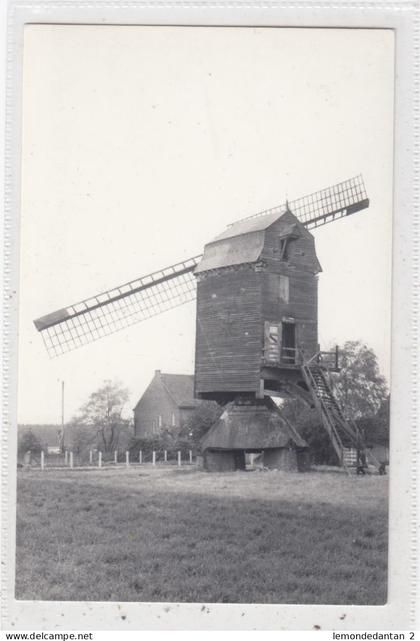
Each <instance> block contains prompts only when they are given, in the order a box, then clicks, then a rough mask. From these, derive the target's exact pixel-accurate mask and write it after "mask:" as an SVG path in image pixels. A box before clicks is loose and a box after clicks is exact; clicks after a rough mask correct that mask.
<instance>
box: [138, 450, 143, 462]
mask: <svg viewBox="0 0 420 641" xmlns="http://www.w3.org/2000/svg"><path fill="white" fill-rule="evenodd" d="M139 463H140V465H141V464H142V463H143V452H142V451H141V450H139Z"/></svg>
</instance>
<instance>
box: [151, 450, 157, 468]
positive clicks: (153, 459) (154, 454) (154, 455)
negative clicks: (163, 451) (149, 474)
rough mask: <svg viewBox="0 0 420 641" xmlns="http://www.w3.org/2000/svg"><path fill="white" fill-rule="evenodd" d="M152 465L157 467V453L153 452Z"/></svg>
mask: <svg viewBox="0 0 420 641" xmlns="http://www.w3.org/2000/svg"><path fill="white" fill-rule="evenodd" d="M152 465H156V452H155V451H153V452H152Z"/></svg>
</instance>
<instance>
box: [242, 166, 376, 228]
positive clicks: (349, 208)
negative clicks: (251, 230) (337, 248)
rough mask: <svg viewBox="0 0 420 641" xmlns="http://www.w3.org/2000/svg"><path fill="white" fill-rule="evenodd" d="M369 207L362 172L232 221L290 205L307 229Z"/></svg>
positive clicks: (279, 211)
mask: <svg viewBox="0 0 420 641" xmlns="http://www.w3.org/2000/svg"><path fill="white" fill-rule="evenodd" d="M367 207H369V199H368V197H367V193H366V188H365V185H364V182H363V177H362V176H361V175H360V174H359V175H358V176H354V177H353V178H349V179H348V180H344V181H343V182H341V183H337V185H333V186H332V187H327V188H326V189H322V190H321V191H316V192H314V193H313V194H309V195H308V196H303V197H302V198H297V199H296V200H291V201H289V202H287V203H283V204H282V205H278V206H276V207H272V208H271V209H265V210H263V211H260V212H258V213H257V214H253V215H252V216H247V217H246V218H241V219H240V220H235V221H234V222H233V223H231V225H234V224H236V223H238V222H241V221H243V220H251V219H252V218H259V217H260V216H265V215H266V214H274V213H276V212H278V213H279V214H281V213H282V212H284V211H286V209H287V208H289V209H290V211H291V212H292V213H293V214H294V215H295V216H296V218H298V219H299V220H300V222H301V223H302V224H303V225H305V227H306V228H307V229H313V228H314V227H320V226H321V225H326V224H327V223H331V222H333V221H334V220H337V219H338V218H344V216H350V214H354V213H356V212H357V211H360V210H362V209H366V208H367ZM231 225H230V226H231Z"/></svg>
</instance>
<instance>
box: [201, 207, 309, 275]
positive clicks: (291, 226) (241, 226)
mask: <svg viewBox="0 0 420 641" xmlns="http://www.w3.org/2000/svg"><path fill="white" fill-rule="evenodd" d="M277 221H279V222H280V223H281V224H280V228H279V234H280V235H281V236H282V235H288V234H293V235H295V236H299V234H301V233H305V232H306V230H305V229H304V227H303V226H302V224H301V223H300V222H299V221H298V219H297V218H296V217H295V216H294V215H293V214H292V212H290V211H289V210H285V209H282V208H281V209H280V210H276V211H275V212H271V213H269V214H265V215H264V216H259V217H257V218H252V219H250V220H243V221H239V222H237V223H234V224H233V225H231V226H230V227H228V228H227V229H226V230H225V231H224V232H222V233H221V234H219V235H218V236H216V238H214V239H213V240H212V241H211V242H210V243H207V245H206V246H205V248H204V255H203V258H202V259H201V261H200V263H199V264H198V266H197V267H196V269H195V271H194V273H195V274H199V273H201V272H205V271H208V270H210V269H218V268H219V267H227V266H231V265H241V264H243V263H255V262H257V261H258V260H259V258H260V256H261V253H262V251H263V249H264V240H265V231H266V230H267V229H268V228H269V227H271V225H273V223H275V222H277Z"/></svg>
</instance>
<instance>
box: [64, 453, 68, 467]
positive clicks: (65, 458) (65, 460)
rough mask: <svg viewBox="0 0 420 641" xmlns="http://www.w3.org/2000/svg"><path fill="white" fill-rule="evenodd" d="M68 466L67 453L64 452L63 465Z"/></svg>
mask: <svg viewBox="0 0 420 641" xmlns="http://www.w3.org/2000/svg"><path fill="white" fill-rule="evenodd" d="M68 464H69V453H68V452H67V450H66V451H65V452H64V465H68Z"/></svg>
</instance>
